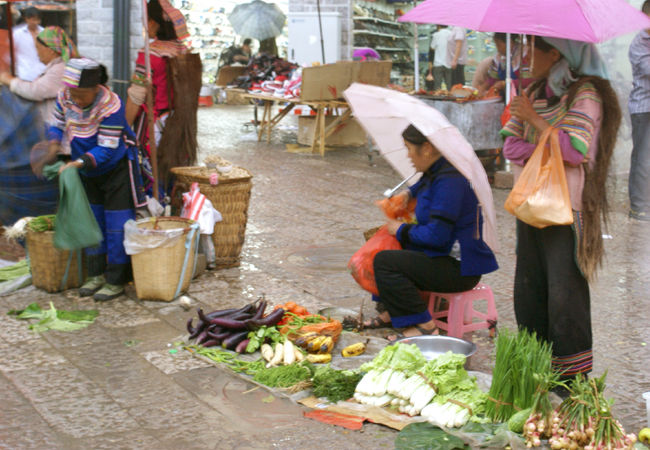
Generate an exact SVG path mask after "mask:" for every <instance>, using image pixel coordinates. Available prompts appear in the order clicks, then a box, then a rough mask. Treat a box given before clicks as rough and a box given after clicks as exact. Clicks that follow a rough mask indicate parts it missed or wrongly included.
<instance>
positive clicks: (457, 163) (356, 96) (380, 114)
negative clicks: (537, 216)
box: [343, 83, 498, 251]
mask: <svg viewBox="0 0 650 450" xmlns="http://www.w3.org/2000/svg"><path fill="white" fill-rule="evenodd" d="M343 95H344V96H345V98H346V100H347V102H348V103H349V104H350V107H351V108H352V112H353V114H354V117H355V118H356V119H357V120H358V121H359V123H360V124H361V126H362V127H363V128H364V129H365V130H366V132H367V133H368V134H369V135H370V136H371V137H372V138H373V139H374V141H375V142H376V143H377V146H378V147H379V151H380V152H381V153H382V155H383V156H384V158H386V160H387V161H388V162H389V163H390V165H392V166H393V167H394V168H395V170H397V172H399V173H400V174H401V175H402V176H403V177H407V176H409V175H411V174H412V173H413V172H414V171H415V169H414V168H413V165H412V164H411V160H410V159H409V157H408V150H407V148H406V145H404V140H403V139H402V131H403V130H404V129H405V128H406V127H407V126H408V125H410V124H411V125H413V126H415V127H416V128H417V129H418V130H420V132H421V133H422V134H424V135H425V136H426V137H427V138H428V139H429V141H430V142H431V143H432V144H433V145H434V146H435V147H436V148H437V149H438V150H439V151H440V153H441V154H442V155H443V156H444V157H445V158H446V159H447V161H449V162H450V163H451V164H452V165H453V166H454V167H455V168H456V169H458V171H459V172H460V173H462V174H463V176H464V177H465V178H467V179H468V180H469V182H470V184H471V186H472V189H474V193H475V194H476V197H477V198H478V201H479V203H480V204H481V213H482V214H483V240H484V241H485V243H486V244H487V245H488V246H489V247H490V248H491V249H492V250H493V251H497V249H498V240H497V233H496V220H497V219H496V213H495V209H494V200H493V199H492V189H491V188H490V183H489V181H488V177H487V174H486V173H485V169H484V168H483V165H482V164H481V161H480V160H479V159H478V157H477V156H476V153H474V149H473V148H472V146H471V145H470V144H469V142H467V140H466V139H465V138H464V137H463V135H462V134H461V133H460V131H459V130H458V128H456V127H455V126H453V125H452V124H451V123H449V121H448V120H447V118H446V117H445V116H444V115H443V114H442V113H440V112H439V111H438V110H436V109H434V108H432V107H430V106H428V105H426V104H425V103H423V102H422V101H420V100H418V99H417V98H415V97H413V96H410V95H408V94H406V93H402V92H397V91H393V90H391V89H385V88H381V87H378V86H370V85H365V84H359V83H353V84H352V85H351V86H350V87H349V88H348V89H346V90H345V92H344V93H343ZM412 182H414V181H412Z"/></svg>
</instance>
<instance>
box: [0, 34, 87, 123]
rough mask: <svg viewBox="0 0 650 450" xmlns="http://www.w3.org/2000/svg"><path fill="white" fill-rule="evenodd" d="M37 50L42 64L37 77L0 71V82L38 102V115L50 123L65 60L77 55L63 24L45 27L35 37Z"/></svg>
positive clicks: (16, 92)
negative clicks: (29, 79)
mask: <svg viewBox="0 0 650 450" xmlns="http://www.w3.org/2000/svg"><path fill="white" fill-rule="evenodd" d="M36 51H37V53H38V58H39V59H40V60H41V62H42V63H43V64H45V65H44V66H43V67H44V69H43V72H42V73H41V74H39V76H38V77H37V78H36V79H34V80H33V81H26V80H23V79H20V78H19V77H14V76H12V75H11V74H10V73H9V72H8V71H2V72H0V84H6V85H7V86H9V89H10V90H11V92H13V93H14V94H17V95H18V96H20V97H22V98H24V99H27V100H31V101H34V102H41V108H40V109H41V117H42V118H43V120H44V121H45V122H46V123H51V122H52V114H53V112H54V103H55V99H56V96H57V94H58V93H59V90H60V89H61V88H62V87H63V84H62V79H63V72H64V70H65V64H66V62H68V60H69V59H70V58H76V57H77V56H78V55H77V47H76V46H75V45H74V42H72V39H70V38H69V37H68V35H67V34H66V32H65V31H64V30H63V29H62V28H60V27H47V28H45V29H43V30H42V31H41V32H40V33H39V34H38V36H37V37H36Z"/></svg>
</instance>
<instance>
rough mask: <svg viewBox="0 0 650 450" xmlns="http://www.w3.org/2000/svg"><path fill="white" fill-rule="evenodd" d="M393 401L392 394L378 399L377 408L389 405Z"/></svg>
mask: <svg viewBox="0 0 650 450" xmlns="http://www.w3.org/2000/svg"><path fill="white" fill-rule="evenodd" d="M392 399H393V396H392V395H390V394H384V395H382V396H381V397H377V398H376V399H375V401H374V405H375V406H379V407H380V408H381V407H383V406H386V405H388V404H389V403H390V402H391V400H392Z"/></svg>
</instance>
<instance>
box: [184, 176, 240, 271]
mask: <svg viewBox="0 0 650 450" xmlns="http://www.w3.org/2000/svg"><path fill="white" fill-rule="evenodd" d="M171 171H172V173H173V174H174V175H175V176H176V185H177V189H182V190H183V191H188V190H189V188H190V185H191V184H192V183H194V182H197V183H199V189H200V191H201V193H202V194H203V195H205V196H206V197H207V198H208V200H210V201H211V202H212V206H214V207H215V209H216V210H217V211H219V212H220V213H221V216H222V217H223V220H222V221H221V222H218V223H216V224H215V225H214V232H213V233H212V241H213V242H214V251H215V257H216V260H215V265H216V268H218V269H222V268H226V267H234V266H238V265H239V260H240V254H241V249H242V245H243V244H244V237H245V233H246V222H247V220H248V204H249V200H250V196H251V189H252V187H253V182H252V181H251V179H252V178H253V175H252V174H251V173H250V172H249V171H248V170H246V169H244V168H242V167H234V168H233V169H232V170H231V171H230V172H228V173H225V174H220V175H219V182H218V184H216V185H211V184H210V174H212V173H214V172H216V170H215V169H208V168H206V167H175V168H173V169H172V170H171Z"/></svg>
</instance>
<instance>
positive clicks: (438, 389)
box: [354, 343, 487, 427]
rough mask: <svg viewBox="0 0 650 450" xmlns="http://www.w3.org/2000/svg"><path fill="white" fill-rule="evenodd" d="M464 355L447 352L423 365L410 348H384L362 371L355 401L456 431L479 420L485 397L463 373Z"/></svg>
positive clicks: (414, 346) (483, 408) (465, 372)
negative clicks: (455, 429) (391, 410)
mask: <svg viewBox="0 0 650 450" xmlns="http://www.w3.org/2000/svg"><path fill="white" fill-rule="evenodd" d="M464 365H465V356H464V355H459V354H453V353H451V352H447V353H445V354H443V355H440V356H438V357H437V358H435V359H432V360H431V361H428V362H427V361H426V359H425V358H424V356H423V355H422V352H421V351H420V349H419V348H418V347H417V346H416V345H415V344H400V343H398V344H394V345H390V346H387V347H385V348H384V349H383V350H382V351H381V352H380V353H379V354H378V355H377V356H376V357H375V359H373V360H372V361H371V362H369V363H366V364H364V365H362V366H361V371H362V372H363V371H365V372H366V375H364V377H363V378H362V379H361V381H360V382H359V384H358V385H357V387H356V390H355V394H354V398H355V400H357V401H358V402H360V403H364V404H368V405H373V406H380V407H381V406H390V407H391V408H394V409H397V410H398V411H399V412H404V413H406V414H408V415H409V416H415V415H421V416H422V417H423V418H425V419H426V420H427V421H428V422H430V423H432V424H434V425H439V426H447V427H460V426H462V425H464V424H465V423H467V422H468V421H469V420H470V419H471V420H473V421H476V422H482V421H485V420H486V419H485V417H483V414H484V410H485V403H486V400H487V396H486V394H485V393H484V392H482V391H481V390H480V389H479V388H478V385H477V384H476V379H475V378H472V377H470V376H469V374H468V373H467V371H466V370H465V369H464Z"/></svg>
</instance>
